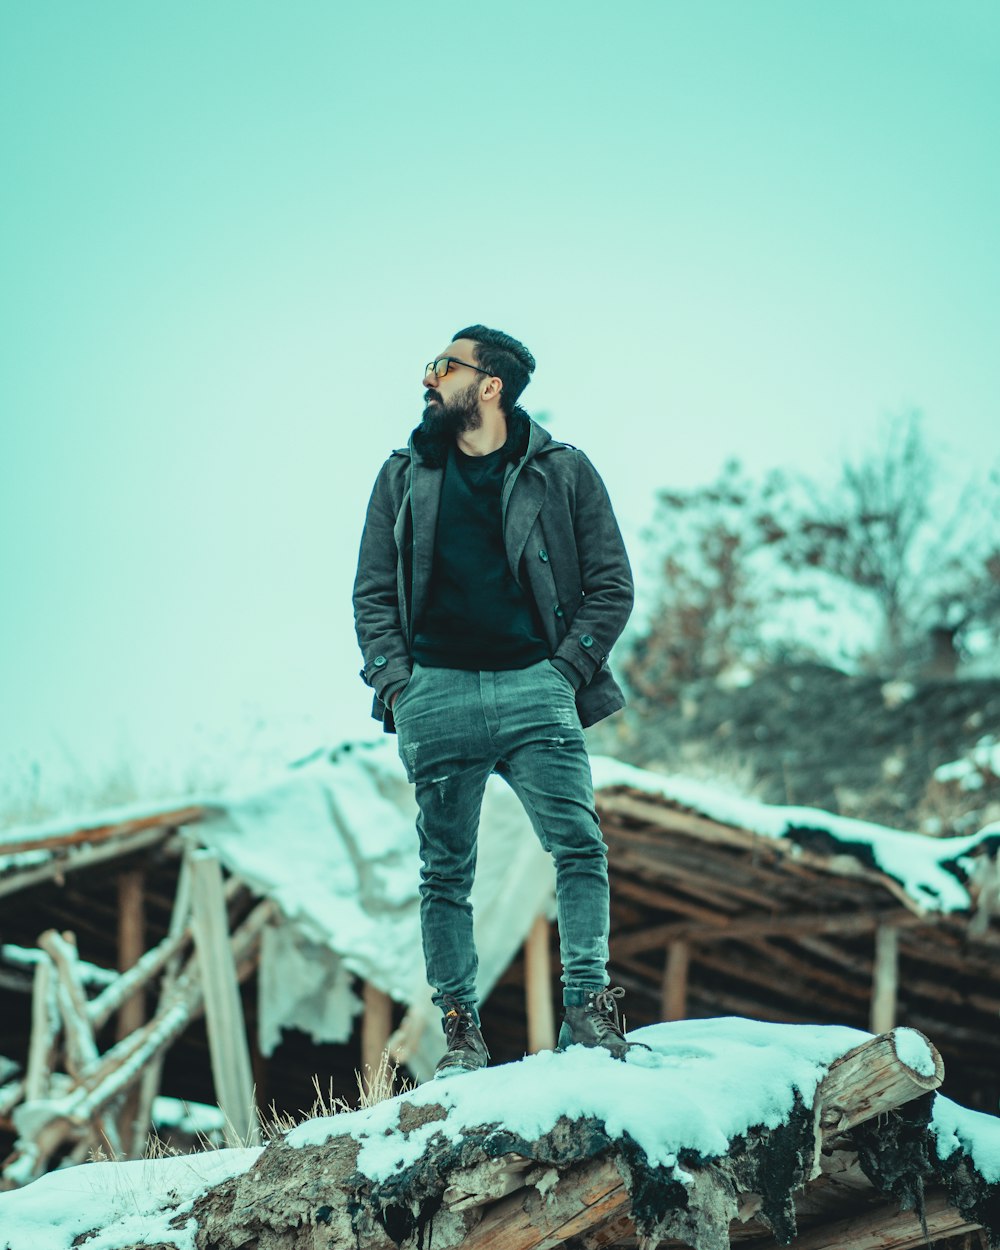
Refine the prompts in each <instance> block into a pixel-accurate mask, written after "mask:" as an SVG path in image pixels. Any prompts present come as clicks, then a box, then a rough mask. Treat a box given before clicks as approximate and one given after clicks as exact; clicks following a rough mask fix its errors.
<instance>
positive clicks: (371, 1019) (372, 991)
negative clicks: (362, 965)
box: [361, 981, 392, 1093]
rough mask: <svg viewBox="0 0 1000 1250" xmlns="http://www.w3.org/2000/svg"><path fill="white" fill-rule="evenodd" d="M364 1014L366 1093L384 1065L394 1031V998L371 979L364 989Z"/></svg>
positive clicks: (362, 1030) (362, 1055) (364, 1083)
mask: <svg viewBox="0 0 1000 1250" xmlns="http://www.w3.org/2000/svg"><path fill="white" fill-rule="evenodd" d="M363 1000H364V1008H365V1009H364V1015H363V1016H362V1017H361V1080H362V1083H363V1085H364V1089H365V1092H366V1093H370V1092H371V1088H372V1084H373V1082H374V1080H375V1079H376V1076H377V1073H378V1072H379V1069H380V1068H381V1066H382V1056H383V1055H384V1054H385V1051H386V1049H387V1047H388V1045H389V1034H390V1033H391V1032H392V999H391V998H390V997H389V995H388V994H386V993H385V991H384V990H380V989H378V988H377V987H376V986H374V985H372V983H371V982H370V981H366V982H365V988H364V991H363Z"/></svg>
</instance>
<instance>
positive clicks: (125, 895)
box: [115, 868, 146, 1042]
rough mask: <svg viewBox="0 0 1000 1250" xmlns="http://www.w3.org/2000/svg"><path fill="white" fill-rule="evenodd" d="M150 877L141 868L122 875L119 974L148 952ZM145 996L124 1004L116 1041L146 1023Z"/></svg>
mask: <svg viewBox="0 0 1000 1250" xmlns="http://www.w3.org/2000/svg"><path fill="white" fill-rule="evenodd" d="M145 883H146V874H145V873H144V872H143V871H142V869H141V868H135V869H132V870H131V871H130V872H121V873H119V874H118V971H119V972H128V970H129V969H130V968H132V967H133V966H134V965H135V964H136V963H138V961H139V960H140V959H141V958H142V955H143V952H144V951H145V949H146V914H145V899H144V890H145ZM143 999H144V995H143V994H141V993H140V994H136V995H134V996H133V997H132V998H130V999H129V1000H128V1002H126V1003H123V1004H122V1006H121V1008H120V1010H119V1012H118V1025H117V1029H116V1032H115V1040H116V1041H119V1042H120V1041H121V1040H122V1038H123V1037H127V1036H128V1034H129V1033H131V1032H132V1031H133V1030H134V1029H138V1028H139V1027H140V1026H141V1025H143V1024H145V1022H146V1012H145V1003H144V1001H143Z"/></svg>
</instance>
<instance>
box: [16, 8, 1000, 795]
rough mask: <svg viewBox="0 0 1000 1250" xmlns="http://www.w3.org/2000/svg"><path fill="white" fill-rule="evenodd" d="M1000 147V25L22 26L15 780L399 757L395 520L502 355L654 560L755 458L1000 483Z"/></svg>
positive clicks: (757, 15) (531, 18)
mask: <svg viewBox="0 0 1000 1250" xmlns="http://www.w3.org/2000/svg"><path fill="white" fill-rule="evenodd" d="M998 134H1000V5H997V4H995V3H993V0H939V2H937V3H928V2H926V0H881V2H879V0H874V2H873V0H837V2H836V3H834V2H833V0H827V2H826V3H820V2H818V0H817V2H816V3H803V2H802V0H732V2H730V3H719V2H712V0H708V2H706V3H702V4H699V5H690V4H680V3H673V2H671V0H665V2H662V3H655V2H647V3H629V2H625V3H619V4H616V5H608V4H606V3H602V4H597V3H588V2H582V3H581V2H580V0H574V2H572V3H570V2H568V0H567V2H565V3H563V2H552V0H548V2H546V0H535V2H534V3H524V2H522V0H514V2H512V3H507V4H505V5H502V6H492V5H491V6H482V7H479V6H474V5H470V6H453V5H447V6H446V5H439V4H413V3H398V2H394V0H390V2H383V3H379V4H368V5H357V6H351V7H350V8H349V7H348V6H346V5H342V4H338V3H332V2H330V3H323V4H321V3H303V2H294V0H292V2H290V3H282V4H276V3H272V4H262V3H245V2H244V3H239V4H236V3H228V2H224V0H223V2H215V3H212V4H210V5H205V4H193V3H181V2H177V0H171V3H160V4H153V3H150V4H143V5H137V4H135V3H134V2H133V0H129V2H128V3H125V2H122V0H114V2H110V0H104V2H102V0H95V2H94V3H89V4H78V3H71V2H69V0H64V2H62V3H58V2H56V0H53V2H52V3H47V4H36V3H31V2H29V0H19V2H18V0H11V2H10V3H7V4H4V5H3V6H2V7H0V144H2V147H0V155H2V167H3V170H4V177H3V189H2V192H0V206H2V207H0V211H2V215H3V216H2V230H0V283H2V293H3V294H2V305H0V308H2V311H0V317H2V326H0V331H2V333H0V395H2V398H3V421H2V426H0V588H2V605H3V610H2V613H0V777H2V775H3V772H4V763H5V762H6V767H7V769H8V770H9V769H11V768H13V769H14V770H15V771H16V770H17V769H19V768H22V767H23V766H24V765H25V764H26V762H27V761H30V760H32V759H43V760H44V761H46V763H45V767H46V768H49V767H52V768H55V767H57V766H58V761H59V760H61V761H62V765H63V766H66V765H67V761H68V760H73V761H75V762H76V763H75V764H74V767H77V768H79V769H83V770H94V771H99V770H100V768H102V767H104V766H105V765H106V763H107V761H108V760H109V759H111V758H114V756H115V754H116V753H117V752H119V751H125V752H126V753H127V754H129V755H130V756H132V757H133V758H135V759H140V760H152V759H156V760H163V761H169V760H173V759H180V760H184V759H189V758H193V757H194V756H195V755H196V754H197V753H198V752H200V751H203V750H204V749H206V748H205V743H206V742H207V741H209V740H210V739H211V740H215V739H217V738H218V739H223V740H225V741H230V740H232V741H236V742H237V743H238V742H239V741H241V740H242V739H241V737H240V735H241V734H242V735H243V736H244V737H245V731H246V725H247V724H248V723H251V722H253V721H254V720H264V721H267V722H268V723H270V724H272V725H281V724H286V723H287V724H293V723H294V724H297V725H300V724H301V722H302V721H303V720H304V719H305V720H307V723H308V726H309V728H308V729H307V730H304V731H303V730H302V729H301V728H300V729H298V730H296V731H295V732H296V733H298V734H299V735H300V738H299V739H297V744H300V745H302V746H303V747H304V748H305V749H308V746H309V745H312V744H313V743H319V742H321V741H324V740H333V739H335V738H340V737H344V736H352V735H367V734H368V733H369V732H375V731H376V730H377V727H376V726H375V725H374V722H372V721H370V720H369V717H368V710H369V709H368V701H367V699H366V694H367V692H366V690H365V688H364V687H363V686H362V685H361V683H360V681H359V680H358V678H357V670H358V667H359V664H360V657H359V654H358V652H357V647H356V643H355V640H354V634H353V623H352V615H351V603H350V590H351V583H352V581H353V576H354V567H355V560H356V554H357V544H358V539H359V536H360V531H361V524H362V521H363V515H364V507H365V504H366V502H367V498H368V494H369V491H370V488H371V484H372V481H373V480H374V476H375V474H376V472H377V470H378V467H379V465H380V464H381V462H382V460H383V459H384V457H385V455H386V454H387V453H388V451H389V450H390V449H391V448H392V447H394V446H399V445H401V444H403V443H405V441H406V437H407V435H408V433H409V431H410V429H412V427H413V426H414V425H415V424H416V422H417V421H418V420H419V417H420V411H421V393H422V388H421V370H422V366H423V363H424V361H425V360H427V359H428V358H429V357H431V356H432V355H434V354H435V353H436V352H437V351H439V350H440V349H441V347H442V346H443V345H444V344H445V343H446V342H447V340H448V339H449V338H450V337H451V334H452V333H453V332H454V331H455V330H456V329H458V328H459V327H461V326H463V325H466V324H468V323H470V322H473V321H483V322H486V323H487V324H492V325H497V326H499V327H501V328H503V329H506V330H508V331H509V332H511V333H513V334H515V335H516V336H517V337H519V338H521V339H523V340H524V341H525V342H526V343H527V344H528V346H529V347H530V348H531V349H532V351H533V352H534V354H535V355H536V357H537V358H538V362H539V365H538V370H537V373H536V375H535V381H534V382H533V383H532V385H531V387H530V388H529V389H528V391H527V392H526V393H525V397H524V402H525V405H526V406H527V407H528V408H529V410H532V411H545V412H547V413H549V414H550V415H551V423H550V428H551V429H552V431H553V433H554V434H555V435H556V436H558V437H560V438H564V439H566V440H567V441H569V442H573V443H576V444H578V445H579V446H581V447H583V448H584V449H585V450H586V451H587V452H588V454H589V455H590V457H591V459H592V460H593V461H594V463H595V464H596V465H597V467H598V469H599V470H600V471H601V473H602V474H603V476H604V477H605V480H606V482H607V484H608V487H609V489H610V491H611V494H612V498H613V500H614V501H615V504H616V507H617V509H618V512H619V515H620V519H621V521H622V525H623V529H624V530H625V533H626V538H627V540H628V542H629V546H630V550H631V553H632V556H633V563H634V564H635V565H636V566H637V568H638V566H639V565H640V564H641V548H640V544H639V539H638V534H639V531H640V529H641V527H642V526H643V525H644V524H645V523H646V522H647V521H648V520H649V517H650V515H651V510H652V497H653V492H654V490H655V489H656V488H657V487H659V486H666V485H673V486H678V485H681V486H683V485H692V484H694V483H696V482H699V481H703V480H705V479H707V478H709V477H711V476H714V474H715V473H716V471H717V470H718V468H719V466H720V465H721V463H722V461H723V460H724V459H725V458H726V457H727V456H730V455H735V456H740V457H742V458H743V459H744V460H745V461H746V462H747V463H748V464H749V465H750V466H751V467H752V468H755V469H756V468H764V467H769V466H771V465H778V464H781V465H785V466H789V467H791V468H797V469H800V470H802V471H804V472H807V473H813V474H819V473H822V472H824V471H828V470H829V468H830V466H831V465H833V464H835V463H836V461H837V460H838V459H839V457H840V456H841V455H843V454H845V453H850V452H853V451H856V450H858V449H861V448H863V447H864V446H866V445H868V444H869V442H870V441H871V439H872V438H873V436H874V433H875V430H876V428H877V426H878V423H879V421H880V419H881V418H882V417H883V416H885V415H886V414H891V413H896V412H901V411H903V410H905V409H907V408H909V407H913V406H916V407H919V408H920V409H922V410H923V411H924V413H925V414H926V421H927V430H928V433H929V435H930V437H931V439H932V441H934V442H935V445H936V446H937V447H938V448H939V450H940V451H941V454H942V455H943V456H944V457H945V459H946V461H947V462H948V463H949V464H950V466H951V468H952V470H953V471H954V472H957V473H960V472H963V471H964V470H965V469H973V468H982V467H983V466H985V465H987V464H988V463H990V462H991V461H994V460H996V458H997V457H998V456H1000V433H998V431H1000V419H998V402H997V400H998V395H1000V350H998V346H997V345H998V342H1000V332H998V330H1000V315H998V314H1000V246H998V227H997V223H998V222H1000V173H998V160H997V136H998ZM302 734H312V742H306V741H305V738H304V737H301V735H302ZM49 761H56V762H55V763H50V762H49Z"/></svg>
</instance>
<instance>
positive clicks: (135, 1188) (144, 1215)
mask: <svg viewBox="0 0 1000 1250" xmlns="http://www.w3.org/2000/svg"><path fill="white" fill-rule="evenodd" d="M259 1154H260V1149H251V1150H208V1151H205V1152H204V1153H201V1154H193V1155H181V1156H178V1157H177V1158H167V1159H137V1160H135V1161H133V1162H129V1163H82V1164H80V1165H78V1166H77V1167H71V1168H64V1169H63V1170H62V1171H58V1172H49V1173H48V1174H47V1175H45V1176H42V1177H40V1178H39V1179H38V1180H37V1181H34V1182H33V1183H32V1184H31V1185H26V1186H25V1188H24V1189H16V1190H12V1191H11V1192H10V1193H5V1194H0V1228H2V1229H3V1237H4V1239H5V1241H4V1250H71V1247H73V1246H74V1245H76V1244H77V1239H78V1238H80V1239H81V1240H82V1238H83V1237H84V1236H86V1234H88V1233H92V1234H93V1235H92V1236H88V1237H87V1239H86V1242H85V1243H84V1244H85V1245H86V1247H87V1250H117V1247H120V1246H127V1245H133V1244H134V1245H154V1244H156V1243H159V1242H164V1243H166V1244H167V1245H172V1246H177V1247H178V1250H195V1241H194V1234H195V1227H194V1221H193V1220H189V1221H188V1223H187V1225H186V1226H185V1227H184V1228H179V1229H178V1228H171V1227H170V1220H172V1219H174V1217H175V1216H177V1215H178V1214H183V1213H184V1211H186V1210H188V1209H190V1207H191V1205H192V1204H193V1203H194V1201H195V1199H196V1198H198V1197H199V1196H200V1195H201V1194H203V1193H204V1192H205V1190H206V1189H210V1188H211V1187H212V1186H213V1185H219V1184H221V1183H222V1182H223V1181H225V1180H228V1179H229V1177H231V1176H236V1175H237V1174H238V1173H240V1172H245V1171H246V1169H247V1168H249V1167H250V1166H251V1165H252V1164H253V1163H254V1161H255V1160H256V1159H257V1157H258V1155H259Z"/></svg>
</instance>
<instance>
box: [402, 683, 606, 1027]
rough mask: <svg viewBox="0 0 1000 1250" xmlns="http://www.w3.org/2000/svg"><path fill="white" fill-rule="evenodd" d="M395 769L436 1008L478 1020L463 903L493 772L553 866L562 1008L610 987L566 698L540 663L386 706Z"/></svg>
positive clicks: (579, 757) (580, 768)
mask: <svg viewBox="0 0 1000 1250" xmlns="http://www.w3.org/2000/svg"><path fill="white" fill-rule="evenodd" d="M393 717H394V719H395V723H396V735H397V741H398V747H399V754H400V758H401V759H402V761H403V765H404V767H405V768H406V774H407V777H408V778H409V779H410V781H411V782H412V783H413V784H414V787H415V790H416V800H417V806H418V808H419V814H418V816H417V832H418V834H419V836H420V859H421V864H422V867H421V872H420V927H421V933H422V936H423V946H424V959H425V961H426V965H427V980H428V981H429V983H430V985H431V986H432V987H433V989H434V991H435V995H434V1001H435V1003H437V1005H438V1006H443V1005H444V1003H445V1000H446V999H447V998H452V999H455V1000H457V1001H458V1002H460V1003H464V1004H466V1005H468V1006H469V1008H470V1009H471V1010H472V1012H473V1014H474V1015H475V1017H476V1018H477V1020H478V1009H477V1003H478V997H477V993H476V971H477V968H478V959H477V957H476V949H475V945H474V943H473V937H472V906H471V904H470V902H469V893H470V891H471V889H472V879H473V876H474V874H475V871H476V840H477V837H478V833H479V816H480V808H481V805H482V800H483V793H484V791H485V789H486V781H487V779H488V777H489V775H490V773H491V772H494V771H495V772H497V773H498V774H499V775H500V776H501V777H503V779H504V780H505V781H506V782H507V783H508V785H509V786H510V787H511V789H512V790H513V791H514V793H515V794H516V795H517V797H518V799H520V801H521V803H522V805H523V806H524V809H525V811H526V812H527V814H528V818H529V820H530V821H531V824H532V827H533V828H534V830H535V833H536V834H537V835H538V838H539V840H540V841H541V843H542V846H543V847H544V848H545V849H546V850H547V851H549V852H550V853H551V854H552V856H553V858H554V859H555V868H556V909H557V915H558V919H559V945H560V955H561V958H562V966H563V971H562V980H563V985H564V993H563V999H564V1001H565V1002H566V1003H573V1004H579V1003H583V1002H584V1001H585V1000H586V995H587V992H588V991H592V990H601V989H603V988H604V987H605V986H606V985H607V984H608V975H607V962H608V929H609V915H608V913H609V898H608V863H607V848H606V847H605V845H604V839H603V837H602V835H601V830H600V821H599V819H598V815H597V811H596V809H595V807H594V785H593V779H592V777H591V772H590V759H589V757H588V755H587V749H586V744H585V742H584V736H583V729H582V728H581V726H580V718H579V716H578V715H577V711H576V702H575V697H574V691H573V687H572V686H571V684H570V683H569V681H567V679H566V678H565V677H564V676H563V675H562V673H560V672H559V670H558V669H557V668H556V667H555V666H554V665H553V664H551V663H550V661H549V660H540V661H539V662H538V663H537V664H532V665H530V666H529V667H528V668H522V669H511V670H507V671H501V672H470V671H467V670H464V669H452V668H430V667H425V666H423V665H420V664H414V666H413V675H412V677H411V678H410V681H409V683H408V684H407V685H406V686H404V687H403V690H402V692H401V693H400V695H399V696H398V698H397V699H396V701H395V704H394V706H393Z"/></svg>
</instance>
